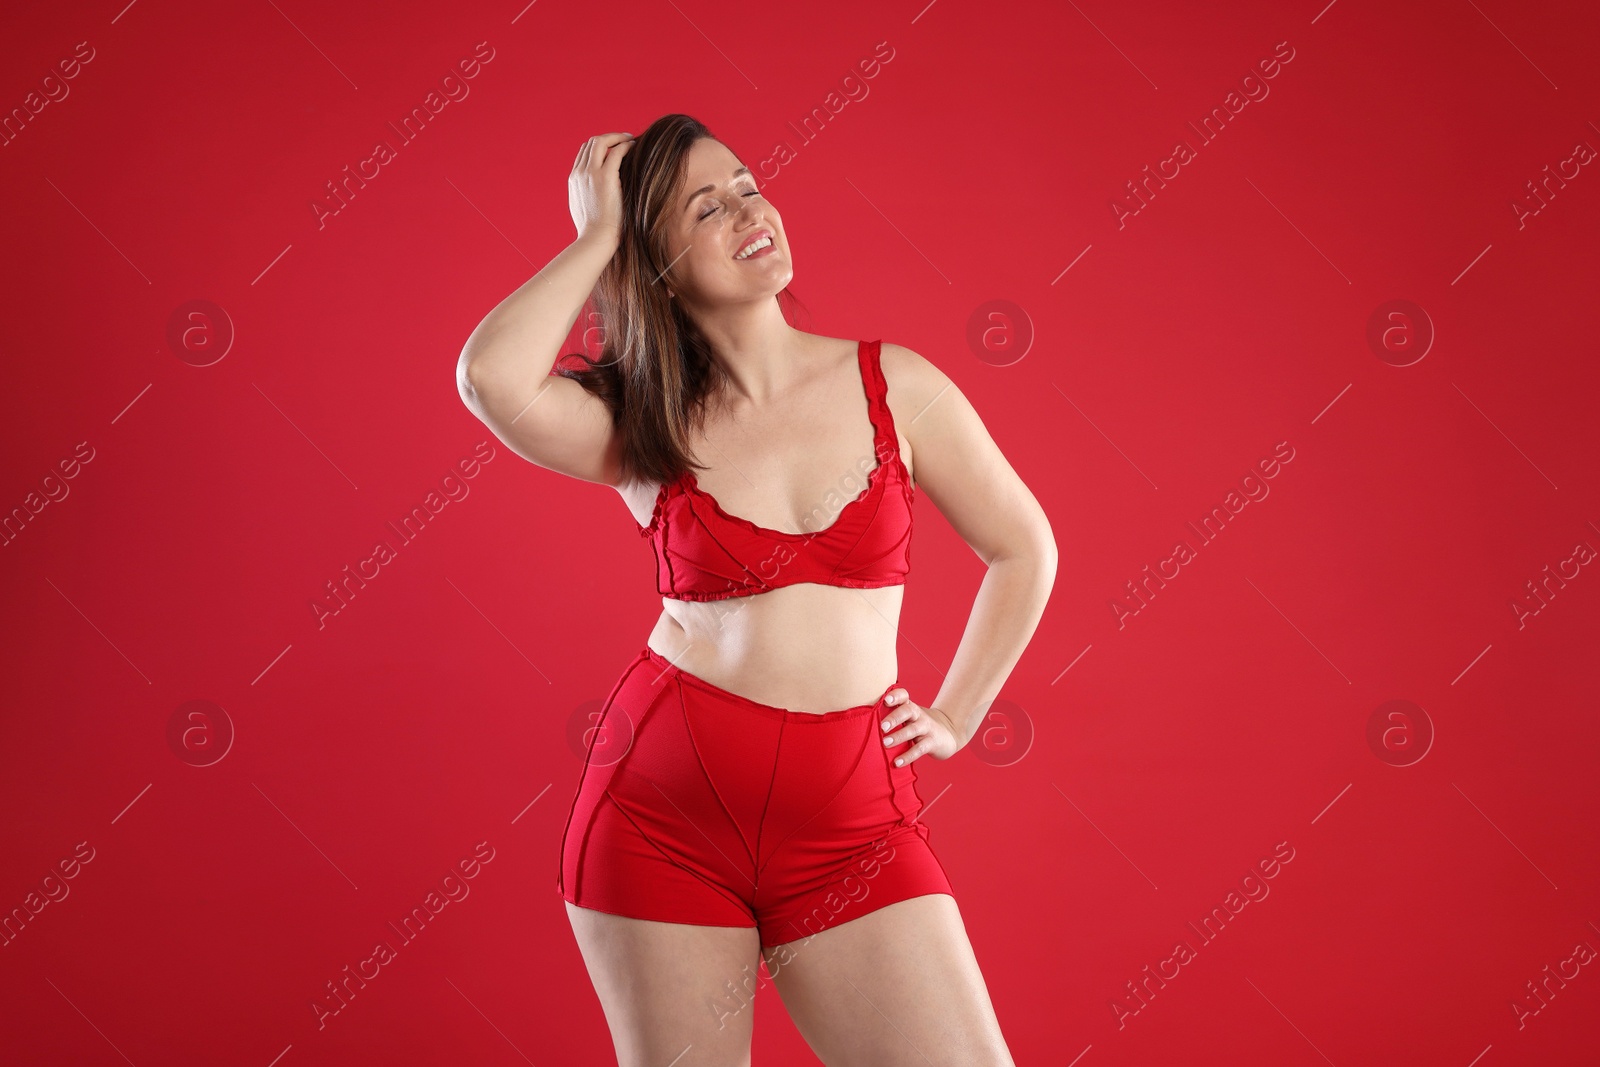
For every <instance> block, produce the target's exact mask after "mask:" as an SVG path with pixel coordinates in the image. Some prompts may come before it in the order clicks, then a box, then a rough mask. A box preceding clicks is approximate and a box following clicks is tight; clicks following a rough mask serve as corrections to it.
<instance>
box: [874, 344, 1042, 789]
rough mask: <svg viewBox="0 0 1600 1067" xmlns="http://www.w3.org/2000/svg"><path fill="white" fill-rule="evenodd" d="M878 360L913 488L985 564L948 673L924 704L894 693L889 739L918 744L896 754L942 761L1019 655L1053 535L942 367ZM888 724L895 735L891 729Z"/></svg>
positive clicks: (909, 355) (896, 353)
mask: <svg viewBox="0 0 1600 1067" xmlns="http://www.w3.org/2000/svg"><path fill="white" fill-rule="evenodd" d="M881 364H882V366H883V367H884V378H885V379H886V380H887V381H888V383H889V395H890V398H891V401H892V406H893V407H894V408H895V409H896V410H898V411H900V412H910V413H911V414H910V415H909V416H908V417H907V418H906V419H904V420H900V419H896V423H897V426H898V427H899V429H900V431H901V433H903V434H904V435H905V437H906V439H907V441H908V443H909V444H910V446H911V447H910V451H911V458H912V463H913V468H912V469H913V470H914V472H915V476H916V484H917V488H918V489H920V490H922V491H923V492H924V493H926V494H927V495H928V499H930V500H932V501H933V504H934V506H935V507H937V508H938V509H939V511H940V513H941V514H943V515H944V517H945V518H946V519H947V520H949V522H950V525H951V526H952V527H953V528H954V529H955V531H956V533H958V534H959V535H960V536H961V539H962V540H963V541H965V542H966V543H967V544H968V545H970V546H971V547H972V550H973V551H974V552H976V553H977V554H978V558H980V559H982V560H983V561H984V563H985V564H986V565H987V566H988V571H987V573H985V574H984V577H983V584H982V585H980V586H979V587H978V595H977V598H976V599H975V600H974V601H973V605H972V613H971V615H970V616H969V617H968V619H967V626H966V630H965V631H964V632H963V633H962V635H961V643H960V644H959V645H958V646H957V648H956V654H955V658H954V659H953V660H952V661H951V663H950V671H949V673H948V674H946V675H945V678H944V684H943V685H941V686H940V687H939V693H938V695H937V696H936V697H935V698H934V700H933V703H932V704H930V705H925V706H919V705H917V704H916V703H915V702H914V701H911V700H910V699H909V695H908V694H907V693H906V691H905V690H904V689H898V688H897V689H894V690H892V691H891V695H890V699H891V701H892V702H894V711H892V712H891V713H890V714H888V715H886V716H885V717H884V721H886V722H888V723H889V724H890V727H889V730H886V731H884V732H885V733H886V734H887V735H888V741H889V743H890V744H892V745H898V744H900V743H902V742H904V741H906V740H908V739H910V738H912V737H915V738H917V743H916V744H914V745H913V746H911V748H910V749H908V750H906V752H904V753H903V754H902V755H901V756H899V757H898V758H897V759H896V763H900V762H902V761H903V762H904V763H910V762H912V761H913V760H915V759H917V758H918V757H920V756H923V755H932V756H933V757H934V758H935V759H948V758H950V757H951V756H953V755H954V754H955V753H956V751H958V750H959V749H960V748H961V747H963V746H964V745H966V743H967V742H968V741H970V740H971V739H972V737H973V735H974V734H975V733H976V732H977V731H978V728H979V726H980V725H981V724H982V719H983V716H984V714H985V713H986V712H987V710H988V708H989V705H990V703H991V702H992V701H993V700H994V699H995V698H996V697H997V696H999V695H1000V689H1001V687H1002V686H1003V685H1004V684H1005V682H1006V679H1007V678H1008V677H1009V676H1010V674H1011V671H1012V669H1013V668H1014V667H1016V665H1017V661H1018V660H1020V659H1021V658H1022V652H1023V650H1024V649H1025V648H1027V646H1028V641H1029V640H1030V639H1031V638H1032V637H1033V632H1034V630H1035V628H1036V627H1037V626H1038V625H1039V619H1040V618H1041V617H1042V616H1043V615H1044V608H1045V602H1046V601H1047V600H1049V598H1050V589H1051V587H1052V586H1053V585H1054V584H1055V578H1056V542H1055V535H1054V533H1053V532H1052V531H1051V529H1050V520H1049V519H1048V518H1046V516H1045V513H1044V509H1043V508H1041V507H1040V506H1039V502H1038V500H1036V499H1035V498H1034V495H1033V494H1032V493H1031V492H1029V490H1028V487H1027V486H1026V485H1024V484H1023V482H1022V479H1021V478H1019V477H1018V476H1017V472H1016V471H1014V470H1012V468H1011V464H1010V463H1008V462H1007V461H1006V458H1005V456H1004V455H1003V454H1001V452H1000V449H999V446H997V445H996V444H995V443H994V439H993V438H991V437H990V436H989V431H988V430H987V429H985V427H984V425H983V421H982V420H981V419H980V418H979V417H978V413H977V412H976V411H975V410H973V407H972V405H971V404H970V403H968V401H967V398H966V397H965V396H963V395H962V393H961V390H959V389H957V388H956V386H955V383H954V382H952V381H951V380H950V379H949V378H948V377H947V376H946V375H945V373H944V372H943V371H941V370H939V368H937V367H935V366H934V365H933V364H932V363H929V362H928V361H927V360H926V359H924V358H923V357H922V356H920V355H918V354H917V353H915V352H913V351H911V350H910V349H908V348H902V347H901V346H899V345H890V344H885V345H883V347H882V354H881ZM890 730H892V733H891V732H889V731H890Z"/></svg>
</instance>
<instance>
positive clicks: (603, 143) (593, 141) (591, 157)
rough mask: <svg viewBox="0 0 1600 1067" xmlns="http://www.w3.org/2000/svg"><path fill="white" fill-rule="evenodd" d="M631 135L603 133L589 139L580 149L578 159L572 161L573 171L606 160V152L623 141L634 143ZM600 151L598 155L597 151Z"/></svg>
mask: <svg viewBox="0 0 1600 1067" xmlns="http://www.w3.org/2000/svg"><path fill="white" fill-rule="evenodd" d="M632 140H633V134H631V133H602V134H597V135H595V136H594V137H591V138H589V139H588V140H587V141H585V142H583V144H582V145H581V146H580V147H579V148H578V158H577V159H575V160H573V161H572V169H573V170H575V171H577V170H582V169H584V168H585V167H587V166H589V165H590V163H591V162H592V163H599V162H601V161H603V160H605V156H606V151H607V149H609V148H610V147H611V146H612V145H614V144H618V143H620V142H623V141H632ZM596 149H599V154H598V155H597V154H596V152H595V150H596Z"/></svg>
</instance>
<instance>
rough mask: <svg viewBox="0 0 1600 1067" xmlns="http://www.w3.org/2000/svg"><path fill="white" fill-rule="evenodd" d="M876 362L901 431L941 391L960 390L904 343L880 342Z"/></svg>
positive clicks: (909, 429) (910, 426) (905, 430)
mask: <svg viewBox="0 0 1600 1067" xmlns="http://www.w3.org/2000/svg"><path fill="white" fill-rule="evenodd" d="M878 366H880V367H881V368H883V381H884V384H885V385H886V386H888V393H889V408H890V410H891V411H893V412H894V414H895V421H896V422H897V423H898V424H899V425H900V429H901V432H902V433H905V434H906V435H908V436H910V435H911V433H912V430H913V423H914V422H915V421H916V418H917V416H918V415H920V414H922V413H923V412H924V411H926V410H927V409H928V406H929V405H930V404H932V403H933V402H934V401H935V400H937V399H938V398H939V397H940V396H941V395H942V394H946V393H954V394H956V395H957V396H960V394H961V390H960V389H957V388H956V384H955V383H954V382H952V381H951V380H950V376H949V375H947V374H946V373H945V372H944V371H942V370H940V369H939V368H938V367H937V366H935V365H934V364H933V363H932V362H931V361H930V360H928V359H927V358H926V357H924V356H922V355H921V354H920V353H918V352H915V351H913V350H911V349H909V348H907V347H905V346H904V345H897V344H893V343H891V342H889V341H885V342H883V345H882V347H880V348H879V350H878Z"/></svg>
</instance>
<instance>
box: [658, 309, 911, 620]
mask: <svg viewBox="0 0 1600 1067" xmlns="http://www.w3.org/2000/svg"><path fill="white" fill-rule="evenodd" d="M880 345H881V342H878V341H871V342H868V341H862V342H860V344H859V345H858V349H857V356H858V360H859V362H860V367H861V379H862V386H863V388H864V390H865V392H866V396H867V411H868V415H869V417H870V418H871V421H872V425H873V429H874V431H875V436H874V440H873V447H874V450H875V451H876V453H877V458H878V464H877V466H875V467H874V468H873V469H872V471H871V472H870V473H869V474H868V476H867V487H866V488H865V489H864V490H862V492H861V493H860V494H859V495H858V496H856V497H855V498H853V499H851V500H849V501H847V502H846V503H845V505H844V507H843V508H842V509H841V510H840V512H839V514H838V515H837V516H835V517H834V520H833V523H832V524H831V525H829V526H828V527H826V528H824V529H822V530H819V531H817V532H815V533H800V534H791V533H786V532H784V531H781V530H769V529H766V528H764V527H761V526H758V525H756V524H755V523H753V522H751V521H750V520H748V519H744V518H741V517H739V516H737V515H732V514H730V513H728V512H727V511H725V510H724V509H723V508H722V506H721V505H720V504H718V503H717V501H716V498H715V497H713V496H711V495H710V494H709V493H707V492H705V491H704V490H702V489H701V488H700V487H699V485H698V484H697V483H696V482H695V480H694V476H693V474H692V473H689V472H686V473H685V476H684V477H682V478H680V479H678V480H677V481H675V482H669V483H665V484H663V485H662V486H661V489H660V490H659V491H658V493H657V495H656V503H655V508H654V510H653V512H652V514H651V518H650V525H649V526H643V527H640V529H639V534H640V536H641V537H647V538H649V539H650V543H651V546H652V548H653V549H654V550H655V555H656V590H657V592H658V593H660V595H662V596H664V597H668V598H671V599H675V600H690V601H709V600H725V599H728V598H730V597H741V596H753V595H756V594H759V593H765V592H770V591H771V590H773V589H779V588H782V587H784V586H787V585H796V584H799V583H802V582H811V583H815V584H818V585H833V586H841V587H845V588H852V589H876V588H882V587H886V586H894V585H901V584H904V582H905V580H906V577H907V576H908V575H909V574H910V572H911V510H912V509H911V505H912V502H913V500H914V499H915V495H916V491H915V488H914V487H913V486H912V485H911V484H910V478H909V475H908V473H907V471H906V467H905V463H904V462H903V460H902V459H901V457H900V445H899V437H898V435H897V434H896V432H895V427H894V418H893V415H892V414H891V413H890V411H889V406H888V400H887V394H888V385H887V382H886V381H885V380H884V377H883V370H882V367H881V366H880V365H879V362H878V357H879V350H880Z"/></svg>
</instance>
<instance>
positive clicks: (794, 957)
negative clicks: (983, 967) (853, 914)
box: [765, 893, 1014, 1067]
mask: <svg viewBox="0 0 1600 1067" xmlns="http://www.w3.org/2000/svg"><path fill="white" fill-rule="evenodd" d="M765 956H766V959H767V967H768V969H769V970H770V971H771V972H772V975H773V984H774V985H775V986H777V989H778V993H779V995H780V996H781V997H782V998H783V1003H784V1007H785V1008H787V1009H788V1012H789V1017H790V1018H792V1019H793V1020H794V1023H795V1026H796V1028H798V1029H799V1031H800V1033H801V1034H802V1035H803V1036H804V1037H805V1039H806V1041H807V1042H808V1043H809V1044H810V1045H811V1048H812V1051H814V1052H815V1053H816V1054H817V1056H818V1057H819V1058H820V1059H821V1060H822V1062H823V1063H824V1064H826V1065H827V1067H858V1065H859V1067H866V1065H872V1067H899V1065H906V1067H911V1065H916V1067H926V1065H927V1064H937V1065H944V1064H962V1065H965V1067H1014V1065H1013V1063H1012V1060H1011V1054H1010V1052H1009V1051H1008V1050H1007V1049H1006V1044H1005V1039H1004V1038H1003V1037H1002V1036H1001V1034H1000V1024H999V1022H998V1020H996V1018H995V1014H994V1007H993V1005H992V1004H991V1003H990V1001H989V991H988V989H987V987H986V986H985V985H984V981H983V975H982V973H981V972H980V971H979V970H978V961H977V959H976V957H975V956H974V955H973V952H972V945H971V943H970V942H969V941H968V940H967V931H966V925H965V924H964V923H963V922H962V920H961V912H960V911H959V909H958V908H957V907H956V901H955V898H954V897H952V896H949V895H948V894H944V893H935V894H929V895H927V896H920V897H912V898H910V899H909V900H902V901H898V902H896V903H894V904H889V905H887V906H885V907H882V908H879V909H878V910H876V911H872V912H869V913H867V914H866V915H863V916H861V917H860V918H857V919H852V920H850V921H849V922H845V923H841V924H839V925H837V926H834V927H831V928H829V929H827V930H823V931H822V932H821V933H818V934H815V935H813V936H812V937H809V938H806V939H804V940H801V941H795V942H790V943H788V944H785V945H778V946H776V947H773V948H769V949H767V950H765Z"/></svg>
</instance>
